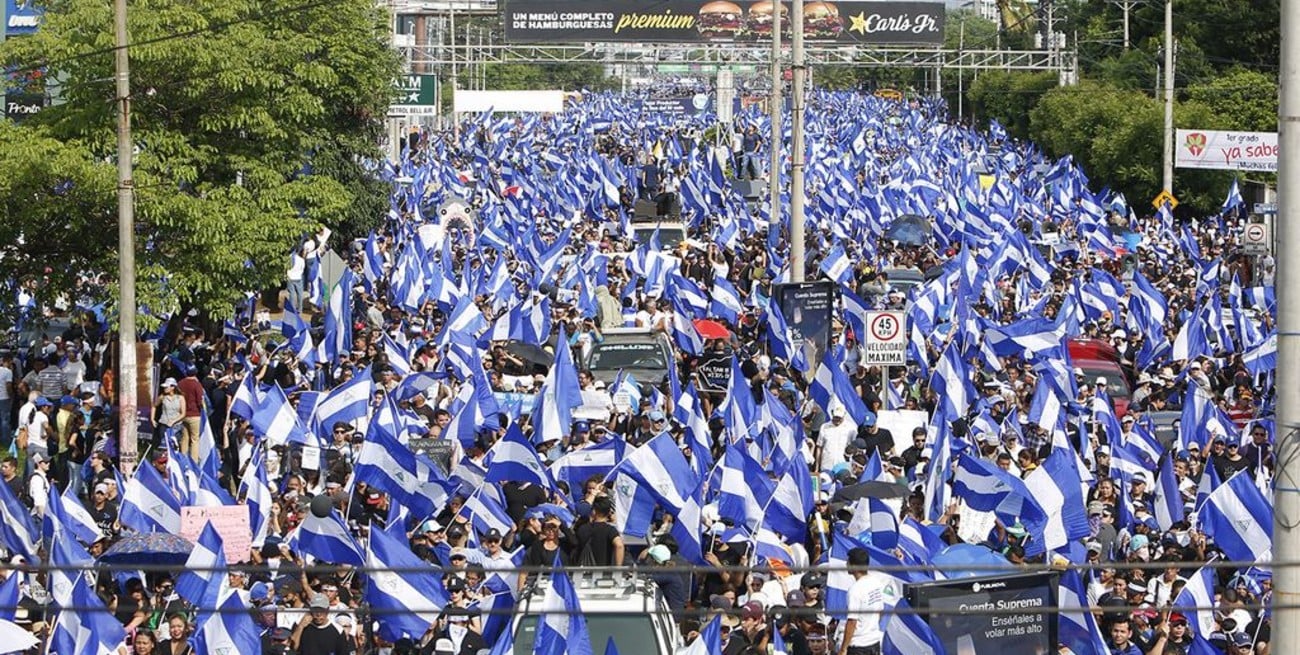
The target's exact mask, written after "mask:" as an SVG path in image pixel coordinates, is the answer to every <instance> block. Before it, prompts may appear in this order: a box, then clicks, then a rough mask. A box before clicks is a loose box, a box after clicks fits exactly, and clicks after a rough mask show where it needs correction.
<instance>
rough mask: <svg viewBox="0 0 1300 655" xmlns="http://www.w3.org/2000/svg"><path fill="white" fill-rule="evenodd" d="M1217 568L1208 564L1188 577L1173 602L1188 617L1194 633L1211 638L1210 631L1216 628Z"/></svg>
mask: <svg viewBox="0 0 1300 655" xmlns="http://www.w3.org/2000/svg"><path fill="white" fill-rule="evenodd" d="M1217 570H1218V569H1216V568H1214V567H1213V566H1208V565H1207V566H1203V567H1201V568H1200V570H1198V571H1197V572H1196V574H1195V575H1193V576H1192V577H1190V578H1188V580H1187V584H1186V585H1185V586H1183V590H1182V591H1180V592H1178V596H1177V597H1176V598H1174V602H1173V607H1174V611H1176V612H1182V614H1183V616H1186V617H1187V625H1188V626H1190V627H1191V629H1192V633H1193V634H1196V635H1198V636H1200V637H1202V638H1205V639H1209V638H1210V633H1212V632H1214V629H1215V621H1214V607H1215V606H1216V605H1217V603H1216V602H1215V595H1214V587H1215V577H1216V575H1215V574H1216V572H1217Z"/></svg>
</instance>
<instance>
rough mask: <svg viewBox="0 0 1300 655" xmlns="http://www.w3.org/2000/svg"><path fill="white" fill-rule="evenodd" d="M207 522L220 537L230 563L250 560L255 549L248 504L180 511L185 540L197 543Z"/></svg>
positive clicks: (189, 508) (182, 532)
mask: <svg viewBox="0 0 1300 655" xmlns="http://www.w3.org/2000/svg"><path fill="white" fill-rule="evenodd" d="M208 523H211V524H212V528H213V529H214V530H216V531H217V534H218V535H219V536H220V537H221V547H222V549H223V550H225V551H226V563H227V564H235V563H237V562H247V561H248V553H249V551H250V550H251V549H252V547H253V530H252V528H251V527H250V526H249V514H248V506H247V505H227V506H224V507H190V506H186V507H182V508H181V536H182V537H184V538H186V539H188V540H190V541H191V542H193V543H196V544H197V543H198V542H199V535H200V534H202V533H203V526H204V525H206V524H208Z"/></svg>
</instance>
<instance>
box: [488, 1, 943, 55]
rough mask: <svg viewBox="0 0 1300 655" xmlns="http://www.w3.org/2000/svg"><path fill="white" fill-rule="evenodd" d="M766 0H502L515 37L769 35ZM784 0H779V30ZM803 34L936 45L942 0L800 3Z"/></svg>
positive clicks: (747, 38) (703, 39)
mask: <svg viewBox="0 0 1300 655" xmlns="http://www.w3.org/2000/svg"><path fill="white" fill-rule="evenodd" d="M772 7H773V3H772V2H771V0H759V1H758V2H741V3H735V2H730V1H729V0H713V1H712V2H701V1H700V0H509V1H508V2H506V3H505V9H504V11H503V12H502V16H503V18H504V20H505V32H506V40H507V41H510V42H514V43H589V42H593V41H606V42H609V41H629V42H639V43H649V42H655V43H714V42H723V43H733V42H742V43H743V42H753V43H760V42H764V41H770V40H771V30H772ZM790 11H791V9H790V3H782V9H781V14H782V19H783V20H782V21H781V25H782V26H783V27H784V29H783V30H782V36H788V35H789V30H790V28H789V25H790V23H791V22H792V21H788V20H785V16H786V15H787V14H789V12H790ZM803 12H804V14H803V18H804V21H803V26H804V27H803V36H804V38H805V39H807V40H809V41H822V42H827V41H829V42H837V43H843V44H845V45H851V44H867V45H936V46H937V45H942V44H943V21H944V5H943V3H941V2H863V1H861V0H855V1H849V2H807V3H805V4H804V10H803Z"/></svg>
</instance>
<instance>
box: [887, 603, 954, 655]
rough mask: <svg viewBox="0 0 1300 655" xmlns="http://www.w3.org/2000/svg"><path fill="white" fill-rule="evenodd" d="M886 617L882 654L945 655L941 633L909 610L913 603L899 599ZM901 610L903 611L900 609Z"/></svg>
mask: <svg viewBox="0 0 1300 655" xmlns="http://www.w3.org/2000/svg"><path fill="white" fill-rule="evenodd" d="M892 609H893V610H894V612H891V613H889V614H888V615H887V616H886V617H885V619H884V624H885V625H884V631H885V640H884V641H883V642H882V644H881V647H880V652H881V653H882V655H944V654H945V650H944V647H943V642H942V641H940V639H939V635H936V634H935V633H934V630H932V629H930V624H928V623H926V622H925V619H922V618H921V615H920V614H913V613H911V612H910V611H909V610H911V609H912V606H911V605H908V604H907V601H906V600H904V599H899V601H898V603H897V604H895V605H894V607H893V608H892ZM900 610H901V611H900Z"/></svg>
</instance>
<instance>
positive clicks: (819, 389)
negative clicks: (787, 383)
mask: <svg viewBox="0 0 1300 655" xmlns="http://www.w3.org/2000/svg"><path fill="white" fill-rule="evenodd" d="M842 350H843V349H842V348H838V347H837V348H829V349H827V350H826V354H825V355H823V356H822V361H821V363H820V364H818V366H817V374H816V375H815V376H814V377H813V381H812V384H811V385H809V386H808V395H809V396H810V397H811V398H812V399H813V400H815V401H817V404H818V405H821V408H822V410H823V411H825V412H826V413H827V414H828V415H829V414H830V412H831V408H833V407H837V406H839V407H843V408H844V409H845V411H847V412H848V415H849V418H852V419H853V422H854V423H856V424H857V425H862V424H863V422H864V421H866V420H867V415H868V414H870V413H871V412H870V410H868V409H867V406H866V404H865V403H863V402H862V397H861V396H859V395H858V394H857V392H856V391H854V389H853V382H852V381H851V380H849V376H848V375H847V374H846V373H845V372H844V362H843V354H842Z"/></svg>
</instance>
